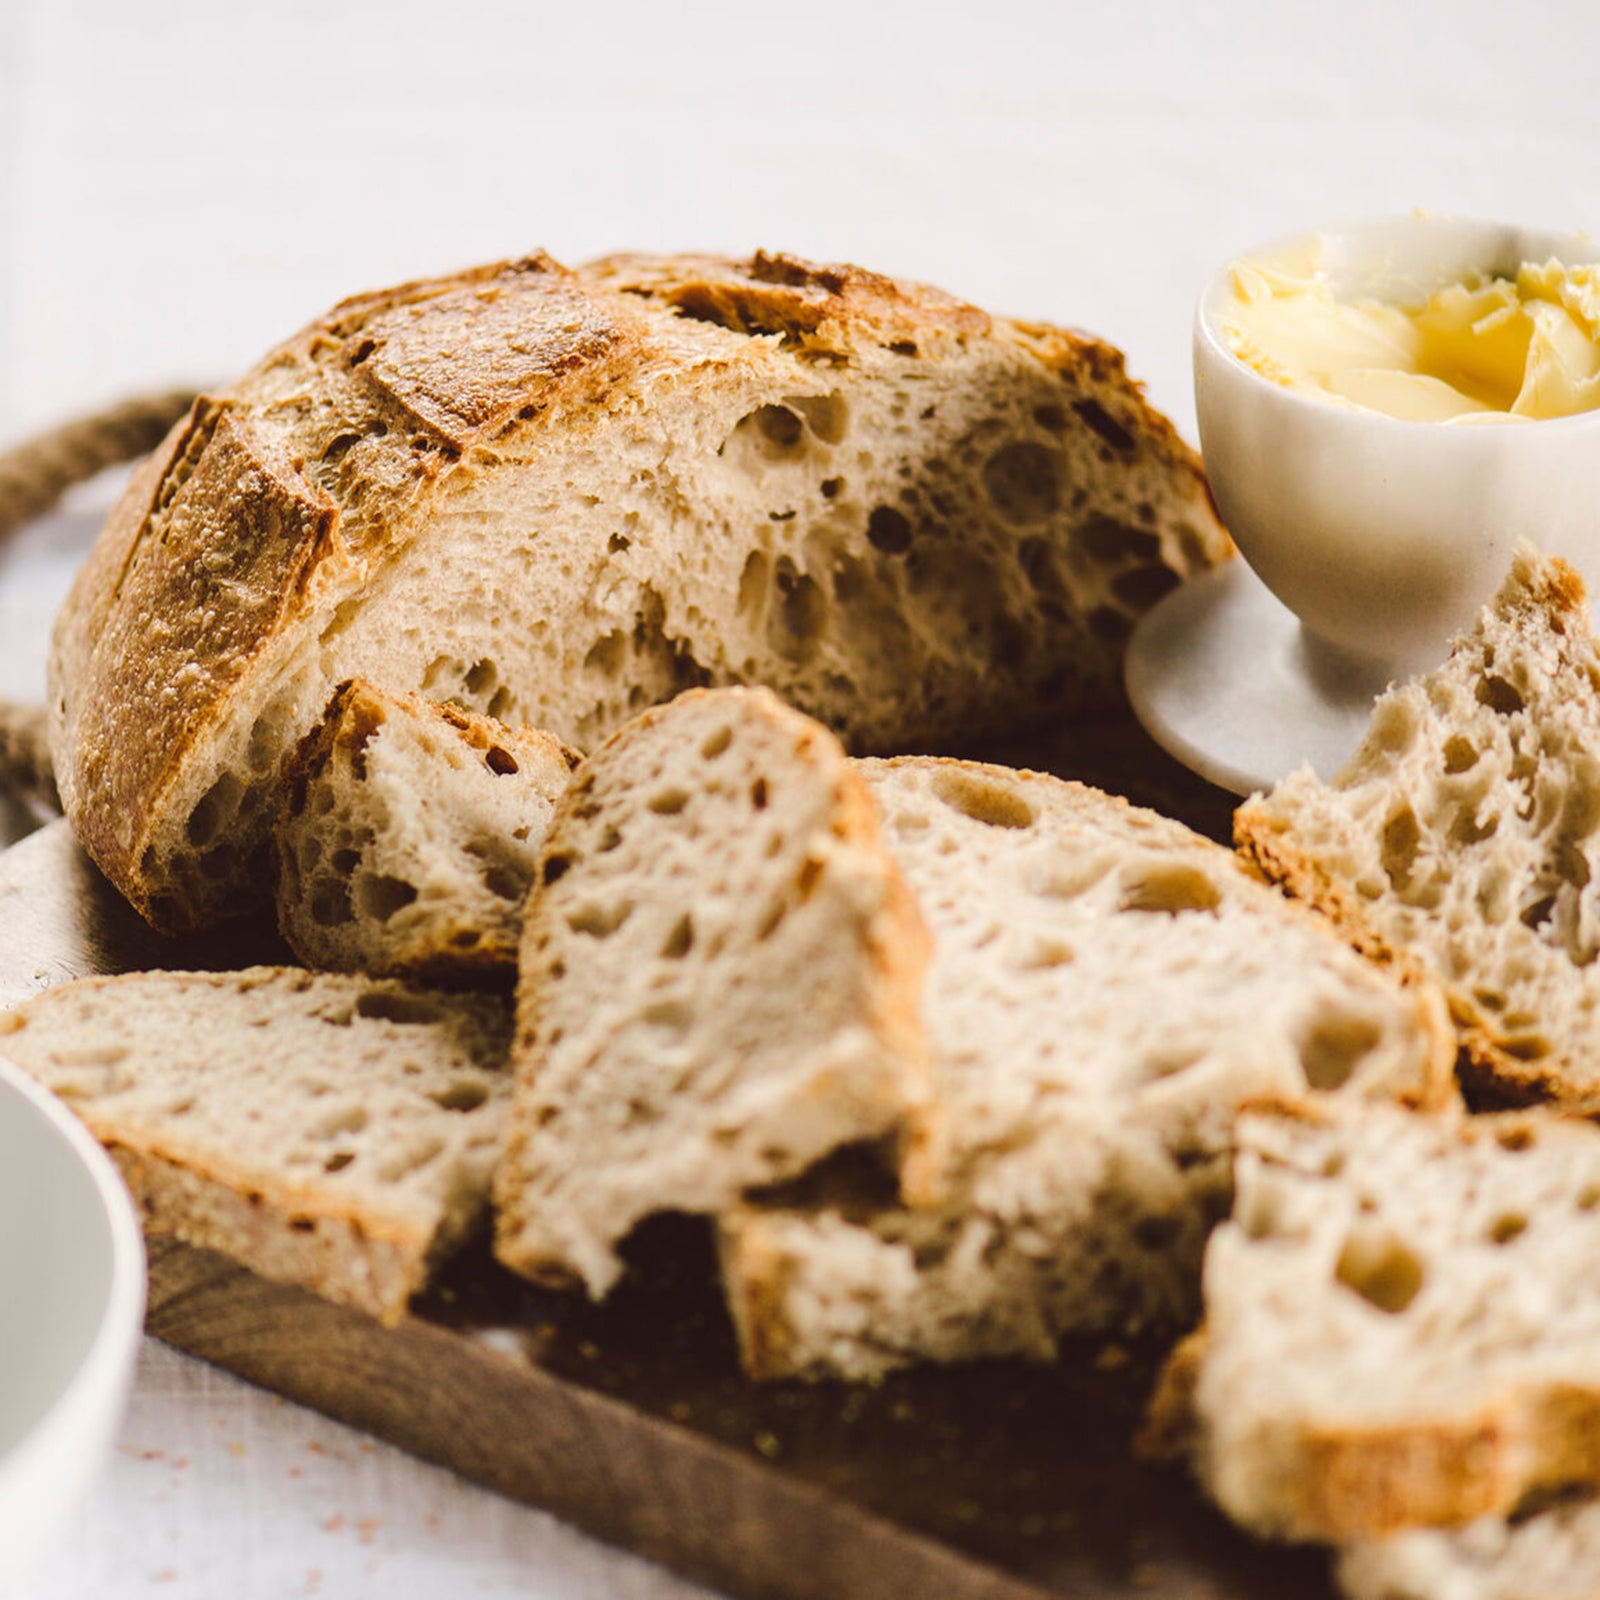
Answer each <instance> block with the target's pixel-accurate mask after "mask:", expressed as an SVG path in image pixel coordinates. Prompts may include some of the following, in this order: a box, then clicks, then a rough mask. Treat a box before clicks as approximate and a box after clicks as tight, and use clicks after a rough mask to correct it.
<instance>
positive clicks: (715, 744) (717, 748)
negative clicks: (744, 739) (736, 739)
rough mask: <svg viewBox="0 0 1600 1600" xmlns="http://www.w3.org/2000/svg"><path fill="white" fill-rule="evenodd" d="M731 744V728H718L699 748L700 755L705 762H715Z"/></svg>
mask: <svg viewBox="0 0 1600 1600" xmlns="http://www.w3.org/2000/svg"><path fill="white" fill-rule="evenodd" d="M732 743H733V729H732V728H718V729H717V731H716V732H715V733H713V734H712V735H711V736H710V738H708V739H707V740H706V742H705V743H704V744H703V745H701V746H700V754H701V755H702V756H703V757H704V758H705V759H706V760H707V761H715V760H716V759H717V757H718V756H720V755H721V754H722V752H723V751H724V750H726V749H727V748H728V746H729V745H730V744H732Z"/></svg>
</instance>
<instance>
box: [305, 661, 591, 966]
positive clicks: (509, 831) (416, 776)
mask: <svg viewBox="0 0 1600 1600" xmlns="http://www.w3.org/2000/svg"><path fill="white" fill-rule="evenodd" d="M579 759H580V757H579V755H578V753H577V751H575V750H571V749H569V748H568V747H567V746H566V745H564V744H562V743H561V741H560V740H559V739H554V738H552V737H551V736H550V735H549V734H547V733H540V732H538V731H537V730H536V729H533V728H508V727H506V726H505V725H504V724H503V723H499V722H496V721H494V720H493V718H490V717H485V716H479V715H477V714H476V713H474V712H470V711H463V710H461V709H460V707H458V706H451V705H442V704H440V703H439V702H437V701H434V700H425V699H423V698H422V697H421V696H420V695H409V694H391V693H388V692H387V691H385V690H382V689H379V688H376V687H375V686H374V685H372V684H370V683H367V682H365V681H364V680H362V679H359V678H358V679H353V680H351V681H350V682H348V683H344V684H341V685H340V687H339V689H338V691H337V692H336V693H335V694H334V697H333V699H332V700H331V701H330V702H329V705H328V709H327V711H326V712H324V714H323V718H322V721H321V722H320V723H319V724H318V725H317V727H316V728H315V729H314V730H313V731H312V732H311V733H310V734H308V735H307V736H306V738H305V740H304V742H303V743H302V744H301V746H300V749H299V752H298V754H297V755H296V756H295V757H294V759H293V760H292V761H291V762H290V764H289V767H288V770H287V772H286V774H285V778H284V784H283V790H282V793H281V795H280V807H279V812H278V820H277V826H276V839H277V847H278V926H279V927H280V928H281V929H282V930H283V936H284V938H285V939H286V940H288V942H289V945H290V948H291V949H293V951H294V952H295V954H296V955H297V956H299V957H300V959H301V960H302V961H304V962H305V963H306V964H307V965H308V966H313V967H322V968H326V969H328V970H330V971H334V972H367V973H387V974H393V975H400V976H411V977H426V978H434V979H441V978H456V977H462V976H471V975H472V974H474V973H494V972H498V971H503V972H505V973H506V974H507V975H508V976H509V974H510V973H512V972H514V971H515V969H516V963H517V940H518V938H519V936H520V934H521V932H522V902H523V901H524V900H525V899H526V898H527V894H528V887H529V885H530V884H531V883H532V882H533V873H534V868H535V867H536V866H537V865H538V861H539V853H540V851H541V850H542V848H543V846H544V831H545V828H546V827H547V826H548V824H549V821H550V816H551V813H552V812H553V811H554V810H555V805H556V801H557V800H558V799H559V798H560V797H561V795H562V793H563V791H564V790H565V789H566V787H567V783H568V780H569V779H570V777H571V774H572V769H573V767H575V766H576V765H577V764H578V761H579Z"/></svg>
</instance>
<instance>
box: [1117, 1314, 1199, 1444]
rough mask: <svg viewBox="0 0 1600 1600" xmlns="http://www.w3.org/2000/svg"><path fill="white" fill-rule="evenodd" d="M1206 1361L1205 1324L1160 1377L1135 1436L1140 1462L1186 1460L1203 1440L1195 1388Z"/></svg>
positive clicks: (1180, 1345) (1165, 1365)
mask: <svg viewBox="0 0 1600 1600" xmlns="http://www.w3.org/2000/svg"><path fill="white" fill-rule="evenodd" d="M1205 1359H1206V1330H1205V1326H1204V1324H1202V1325H1201V1326H1200V1327H1198V1328H1196V1329H1195V1330H1194V1332H1193V1333H1190V1334H1186V1335H1185V1336H1184V1337H1183V1338H1182V1339H1180V1340H1179V1341H1178V1343H1177V1344H1176V1345H1175V1346H1174V1347H1173V1350H1172V1354H1171V1355H1169V1356H1168V1357H1167V1359H1166V1361H1165V1362H1164V1363H1163V1365H1162V1368H1161V1371H1160V1372H1159V1373H1158V1374H1157V1375H1156V1386H1155V1390H1154V1392H1153V1393H1152V1394H1151V1396H1150V1400H1149V1403H1148V1404H1147V1405H1146V1407H1145V1413H1144V1418H1143V1420H1142V1421H1141V1423H1140V1424H1139V1431H1138V1432H1137V1433H1136V1434H1135V1435H1134V1436H1133V1454H1134V1457H1135V1459H1137V1460H1139V1461H1153V1462H1167V1461H1186V1460H1188V1459H1189V1457H1190V1456H1192V1455H1193V1454H1194V1449H1195V1445H1196V1443H1197V1441H1198V1438H1199V1418H1198V1417H1197V1416H1196V1414H1195V1405H1194V1396H1195V1388H1196V1386H1197V1385H1198V1384H1199V1382H1200V1369H1201V1368H1202V1367H1203V1366H1204V1365H1205Z"/></svg>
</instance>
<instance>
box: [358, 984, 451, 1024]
mask: <svg viewBox="0 0 1600 1600" xmlns="http://www.w3.org/2000/svg"><path fill="white" fill-rule="evenodd" d="M356 1015H357V1016H360V1017H366V1018H368V1019H369V1020H370V1021H374V1022H398V1023H401V1024H404V1025H405V1026H407V1027H415V1026H421V1025H426V1024H427V1023H430V1022H438V1021H439V1004H438V1002H437V1001H435V1000H432V999H430V998H429V997H428V996H426V995H421V994H408V993H407V992H406V991H405V990H403V989H374V990H371V991H370V992H368V993H367V994H364V995H361V996H360V997H359V998H358V999H357V1000H356Z"/></svg>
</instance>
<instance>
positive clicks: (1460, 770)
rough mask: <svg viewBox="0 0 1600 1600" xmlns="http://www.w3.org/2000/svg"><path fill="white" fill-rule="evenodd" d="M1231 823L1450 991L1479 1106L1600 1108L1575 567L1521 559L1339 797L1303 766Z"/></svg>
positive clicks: (1390, 699)
mask: <svg viewBox="0 0 1600 1600" xmlns="http://www.w3.org/2000/svg"><path fill="white" fill-rule="evenodd" d="M1236 826H1237V838H1238V844H1239V848H1240V850H1241V851H1243V852H1244V854H1245V855H1246V856H1247V857H1248V858H1249V859H1250V860H1252V861H1253V862H1255V863H1256V864H1257V865H1259V866H1260V867H1261V868H1262V869H1263V870H1264V871H1265V872H1267V873H1268V874H1269V875H1270V876H1271V877H1273V878H1275V879H1277V880H1279V881H1280V882H1282V883H1283V884H1284V885H1285V886H1286V887H1287V888H1289V889H1290V890H1291V891H1292V892H1293V893H1295V894H1297V895H1300V896H1303V897H1304V898H1305V899H1307V900H1309V901H1310V902H1311V903H1312V904H1313V905H1316V906H1318V907H1319V908H1320V909H1322V910H1323V911H1325V912H1327V913H1328V915H1329V916H1331V917H1332V918H1333V919H1334V920H1335V921H1336V922H1337V923H1338V924H1339V926H1340V927H1341V928H1343V929H1344V930H1345V932H1346V933H1347V935H1348V936H1349V937H1350V939H1351V940H1352V941H1353V942H1354V943H1355V944H1357V945H1358V946H1359V947H1360V948H1362V949H1364V950H1366V951H1367V952H1369V953H1370V954H1373V955H1375V956H1377V957H1378V958H1380V959H1383V960H1392V961H1394V962H1396V963H1397V964H1399V965H1400V966H1401V967H1402V969H1404V970H1406V971H1408V972H1413V973H1421V974H1425V975H1427V976H1428V977H1430V978H1433V979H1436V980H1437V981H1439V982H1440V983H1442V984H1443V985H1444V986H1445V987H1446V990H1447V992H1448V994H1449V998H1450V1005H1451V1009H1452V1011H1453V1013H1454V1014H1455V1017H1456V1021H1457V1024H1458V1027H1459V1029H1460V1036H1461V1044H1462V1047H1463V1074H1464V1083H1465V1085H1466V1087H1467V1088H1468V1090H1469V1093H1471V1094H1472V1096H1473V1097H1474V1098H1475V1100H1476V1101H1478V1102H1479V1103H1484V1104H1501V1105H1504V1104H1521V1103H1526V1102H1530V1101H1535V1100H1551V1101H1555V1102H1557V1103H1559V1104H1561V1105H1563V1106H1565V1107H1568V1108H1570V1109H1573V1110H1580V1111H1586V1112H1591V1111H1600V965H1597V964H1596V962H1595V956H1596V954H1597V953H1600V648H1597V646H1596V641H1595V638H1594V635H1593V633H1592V631H1591V629H1590V624H1589V615H1588V608H1587V606H1586V604H1585V600H1584V592H1583V586H1582V583H1581V581H1580V580H1579V578H1578V577H1577V575H1576V574H1575V573H1574V572H1573V571H1572V569H1571V568H1570V567H1568V566H1566V565H1565V564H1564V563H1563V562H1561V561H1558V560H1554V559H1546V558H1543V557H1541V556H1539V555H1538V554H1537V552H1535V551H1534V550H1533V549H1532V548H1531V547H1529V546H1527V545H1523V546H1522V547H1521V548H1520V549H1519V550H1518V552H1517V555H1516V558H1515V561H1514V562H1513V564H1512V568H1511V572H1510V574H1509V576H1508V577H1507V579H1506V582H1505V585H1504V587H1503V588H1502V589H1501V591H1500V593H1499V595H1498V596H1497V597H1496V598H1495V600H1494V601H1493V603H1492V604H1491V605H1490V606H1488V607H1487V608H1486V609H1485V610H1484V612H1483V613H1482V615H1481V616H1480V618H1479V620H1478V623H1477V625H1476V626H1475V627H1474V628H1473V630H1472V631H1471V632H1470V633H1468V634H1466V635H1464V636H1463V637H1462V638H1461V640H1460V641H1459V642H1458V643H1457V644H1456V646H1455V648H1454V649H1453V651H1452V652H1451V654H1450V657H1449V659H1448V660H1447V661H1446V662H1445V663H1444V665H1443V666H1441V667H1440V668H1439V669H1438V670H1437V671H1435V672H1432V673H1429V674H1428V675H1426V676H1425V677H1421V678H1418V679H1416V680H1414V681H1413V682H1410V683H1405V684H1402V685H1400V686H1399V687H1398V688H1394V689H1391V690H1390V691H1389V693H1387V694H1386V695H1384V697H1383V698H1382V699H1381V700H1379V702H1378V704H1377V706H1376V707H1375V708H1374V710H1373V714H1372V721H1371V724H1370V726H1369V728H1368V731H1367V734H1366V737H1365V739H1364V740H1363V742H1362V744H1361V746H1360V748H1359V749H1358V750H1357V752H1356V754H1355V755H1354V756H1353V757H1352V758H1351V760H1350V762H1349V763H1348V765H1346V767H1345V768H1344V770H1343V771H1342V772H1340V773H1339V775H1338V776H1337V777H1336V778H1335V779H1334V781H1333V782H1332V783H1328V784H1324V783H1320V782H1318V781H1317V779H1316V778H1315V777H1314V776H1313V775H1312V774H1311V772H1310V771H1309V770H1308V769H1302V770H1301V771H1299V772H1296V773H1294V774H1293V775H1291V776H1290V777H1288V778H1286V779H1285V780H1284V781H1283V782H1282V783H1281V784H1279V785H1278V787H1277V788H1276V789H1275V790H1273V792H1272V793H1271V794H1270V795H1267V796H1265V797H1264V798H1263V797H1257V798H1255V799H1252V800H1251V801H1250V802H1249V803H1247V804H1246V805H1244V806H1243V807H1241V808H1240V810H1239V812H1238V816H1237V824H1236Z"/></svg>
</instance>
